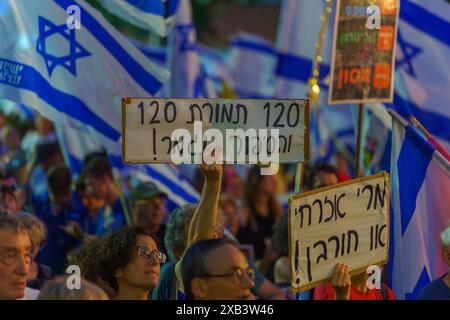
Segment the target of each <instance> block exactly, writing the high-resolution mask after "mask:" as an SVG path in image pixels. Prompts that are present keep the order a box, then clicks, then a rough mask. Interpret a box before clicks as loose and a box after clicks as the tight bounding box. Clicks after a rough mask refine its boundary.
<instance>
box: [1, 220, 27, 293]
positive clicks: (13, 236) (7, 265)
mask: <svg viewBox="0 0 450 320" xmlns="http://www.w3.org/2000/svg"><path fill="white" fill-rule="evenodd" d="M30 263H31V241H30V236H29V234H28V232H27V230H26V229H25V227H24V225H23V224H22V222H21V221H20V220H19V218H17V216H15V215H12V214H7V213H3V212H0V300H15V299H20V298H23V297H24V295H25V287H26V284H27V276H28V272H29V269H30Z"/></svg>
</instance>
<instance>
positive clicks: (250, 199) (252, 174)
mask: <svg viewBox="0 0 450 320" xmlns="http://www.w3.org/2000/svg"><path fill="white" fill-rule="evenodd" d="M264 177H265V176H264V175H261V173H260V168H258V166H253V168H251V169H250V171H249V172H248V176H247V183H246V185H245V190H244V197H245V204H246V205H247V206H248V208H249V209H250V210H249V226H250V228H251V229H252V230H253V231H258V230H257V229H258V225H257V222H256V217H255V215H256V209H255V205H254V201H255V197H257V196H258V195H257V192H258V184H260V183H261V181H262V179H264ZM276 204H277V199H276V196H275V194H271V195H270V196H269V212H270V214H271V215H275V216H274V218H276V215H277V213H278V208H277V206H276Z"/></svg>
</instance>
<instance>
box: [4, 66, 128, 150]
mask: <svg viewBox="0 0 450 320" xmlns="http://www.w3.org/2000/svg"><path fill="white" fill-rule="evenodd" d="M2 60H3V61H6V62H9V63H12V64H17V62H14V61H10V60H6V59H2ZM21 66H23V70H22V78H21V81H20V82H19V84H18V85H17V86H15V87H18V88H22V89H26V90H30V91H32V92H34V93H35V94H36V95H37V96H38V97H39V98H41V99H42V100H44V101H45V102H46V103H48V104H49V105H50V106H52V107H53V108H55V109H56V110H58V111H59V112H62V113H64V114H66V115H68V116H70V117H72V118H75V119H77V120H78V121H80V122H82V123H84V124H85V125H88V126H91V127H92V128H94V129H95V130H96V131H98V132H100V133H102V134H103V135H105V136H106V137H108V138H110V139H112V140H114V141H116V140H117V139H119V138H120V132H118V131H117V130H116V129H114V128H113V127H111V126H110V125H109V124H108V123H106V122H105V121H104V120H103V119H102V118H101V117H99V116H98V115H97V114H96V113H94V112H93V111H92V110H91V109H89V107H88V106H86V105H85V104H84V102H83V101H81V100H80V99H78V98H77V97H74V96H72V95H70V94H67V93H64V92H62V91H59V90H58V89H55V88H54V87H52V86H51V85H50V83H48V82H47V80H46V79H45V78H44V77H43V76H42V75H41V74H40V73H39V72H38V71H37V70H36V69H34V68H32V67H30V66H27V65H23V64H21ZM0 82H2V83H3V81H0ZM6 84H9V83H6ZM10 85H11V84H10Z"/></svg>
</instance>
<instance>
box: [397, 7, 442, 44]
mask: <svg viewBox="0 0 450 320" xmlns="http://www.w3.org/2000/svg"><path fill="white" fill-rule="evenodd" d="M442 2H444V1H442ZM444 5H447V4H446V3H444ZM449 9H450V6H449ZM400 18H401V19H402V20H404V21H405V22H407V23H409V24H410V25H412V26H413V27H414V28H417V29H419V30H422V31H423V32H425V33H426V34H428V35H429V36H432V37H433V38H435V39H436V40H438V41H441V42H442V43H444V44H446V45H447V46H450V35H449V30H450V23H449V22H448V21H446V20H443V19H441V18H440V17H438V16H436V15H434V14H432V13H430V12H429V11H427V10H425V9H424V8H422V7H421V6H418V5H417V4H415V3H412V2H410V1H408V0H404V1H402V3H401V5H400Z"/></svg>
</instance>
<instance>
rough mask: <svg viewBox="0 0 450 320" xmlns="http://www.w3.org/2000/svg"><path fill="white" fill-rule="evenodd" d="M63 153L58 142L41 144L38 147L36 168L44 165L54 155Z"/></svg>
mask: <svg viewBox="0 0 450 320" xmlns="http://www.w3.org/2000/svg"><path fill="white" fill-rule="evenodd" d="M58 153H61V149H60V148H59V145H58V143H57V142H41V143H39V144H38V145H37V146H36V150H35V159H34V165H33V167H34V166H36V165H39V164H43V163H45V162H47V161H48V160H50V159H51V157H53V156H54V155H56V154H58Z"/></svg>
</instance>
